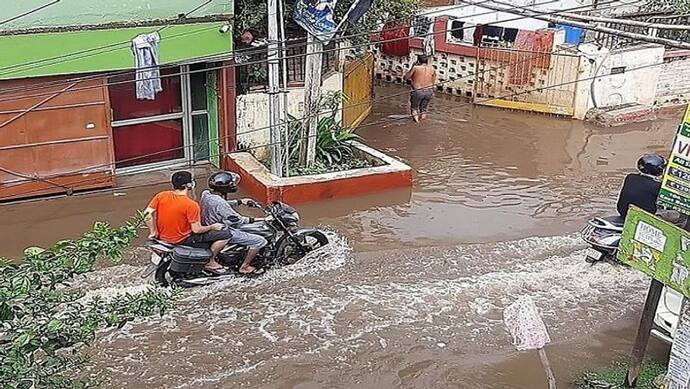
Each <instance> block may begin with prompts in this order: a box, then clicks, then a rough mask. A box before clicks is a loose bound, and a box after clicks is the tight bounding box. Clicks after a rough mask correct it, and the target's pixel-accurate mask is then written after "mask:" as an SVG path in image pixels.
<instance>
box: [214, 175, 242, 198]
mask: <svg viewBox="0 0 690 389" xmlns="http://www.w3.org/2000/svg"><path fill="white" fill-rule="evenodd" d="M239 183H240V175H239V174H236V173H233V172H218V173H213V174H211V176H210V177H209V178H208V187H209V188H211V190H213V191H215V192H219V193H223V194H225V193H235V192H237V185H238V184H239Z"/></svg>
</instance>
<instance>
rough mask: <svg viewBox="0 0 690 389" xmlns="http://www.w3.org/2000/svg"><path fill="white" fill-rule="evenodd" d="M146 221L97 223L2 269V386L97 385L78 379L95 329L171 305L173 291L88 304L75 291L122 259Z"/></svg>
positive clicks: (6, 263) (1, 265)
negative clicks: (100, 265)
mask: <svg viewBox="0 0 690 389" xmlns="http://www.w3.org/2000/svg"><path fill="white" fill-rule="evenodd" d="M142 220H143V218H142V215H138V216H137V217H135V218H134V219H133V220H131V221H130V222H128V223H126V224H124V225H123V226H121V227H119V228H112V227H110V225H108V224H107V223H102V222H98V223H96V224H95V226H94V228H93V230H92V231H90V232H88V233H86V234H84V236H82V237H81V238H79V239H76V240H63V241H60V242H58V243H56V244H55V245H54V246H53V247H52V248H50V249H48V250H42V249H38V248H32V249H27V250H26V251H25V254H24V257H23V258H22V259H21V260H20V261H19V262H9V261H7V260H3V261H2V263H0V387H2V388H34V387H50V388H67V387H70V388H71V387H88V386H92V385H94V384H95V383H97V382H94V381H93V380H88V378H84V377H81V378H80V377H77V376H75V373H76V372H77V371H78V369H79V367H81V366H82V365H83V364H84V362H85V359H84V358H83V357H82V356H81V355H80V354H79V353H78V351H79V350H80V348H81V347H82V346H84V345H88V344H89V343H91V342H92V341H93V340H94V339H95V334H96V331H97V330H99V329H102V328H106V327H114V326H117V327H121V326H123V325H124V324H125V323H126V322H127V321H130V320H132V319H134V318H136V317H140V316H146V315H152V314H162V313H163V312H164V311H165V310H166V309H168V308H169V307H170V306H171V304H172V297H173V292H171V291H168V290H161V289H150V290H148V291H146V292H143V293H138V294H122V295H118V296H115V297H113V298H109V299H104V298H99V297H93V298H87V297H85V294H84V292H83V291H79V290H78V289H76V288H73V287H71V285H70V281H72V280H73V279H74V277H75V276H77V275H79V274H84V273H87V272H89V271H92V270H93V268H94V265H95V264H96V262H97V261H98V260H99V259H102V258H109V259H111V260H113V261H118V260H120V259H121V257H122V253H123V250H124V249H125V248H127V247H128V246H129V244H130V243H131V242H132V240H133V239H134V238H135V237H136V235H137V228H138V226H140V225H141V222H142Z"/></svg>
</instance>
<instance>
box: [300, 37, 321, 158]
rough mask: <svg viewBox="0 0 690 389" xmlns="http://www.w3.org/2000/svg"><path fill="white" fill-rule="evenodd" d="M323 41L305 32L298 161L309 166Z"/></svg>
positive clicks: (313, 150) (314, 149)
mask: <svg viewBox="0 0 690 389" xmlns="http://www.w3.org/2000/svg"><path fill="white" fill-rule="evenodd" d="M322 56H323V43H321V41H320V40H319V39H317V38H316V37H315V36H314V35H313V34H311V33H309V32H307V55H306V64H305V72H304V118H305V120H304V126H303V127H302V128H303V129H304V130H303V134H301V135H302V140H303V142H302V149H301V151H300V162H301V163H302V164H303V165H304V166H309V165H312V164H313V163H314V160H315V159H316V141H317V139H316V136H317V130H318V125H319V118H318V117H317V116H316V115H317V113H318V112H319V103H320V101H321V62H322Z"/></svg>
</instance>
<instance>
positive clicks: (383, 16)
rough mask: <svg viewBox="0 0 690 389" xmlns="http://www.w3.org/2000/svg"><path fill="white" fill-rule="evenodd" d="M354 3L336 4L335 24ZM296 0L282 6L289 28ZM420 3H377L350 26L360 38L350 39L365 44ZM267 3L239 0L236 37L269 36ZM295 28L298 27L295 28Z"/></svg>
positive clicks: (380, 0)
mask: <svg viewBox="0 0 690 389" xmlns="http://www.w3.org/2000/svg"><path fill="white" fill-rule="evenodd" d="M354 2H355V0H339V1H338V2H337V3H336V12H335V21H336V23H338V22H339V21H340V20H342V17H343V15H345V13H346V12H347V10H348V9H349V8H350V6H351V5H352V4H353V3H354ZM294 3H295V2H294V0H287V1H285V2H284V3H283V6H284V10H285V21H286V24H287V25H288V26H290V25H291V24H292V25H293V27H295V26H294V23H293V22H292V12H293V8H294ZM419 3H420V0H375V1H374V2H373V5H372V6H371V8H370V9H369V10H368V11H367V13H366V14H365V15H364V17H363V18H362V20H361V21H360V22H358V23H357V25H356V26H349V28H348V30H347V32H346V35H357V36H356V37H354V38H352V39H350V40H351V41H352V42H353V43H362V42H366V41H367V40H368V39H369V36H368V34H370V33H372V32H375V31H378V30H380V27H381V25H382V24H383V23H385V22H387V21H390V20H402V21H405V20H406V19H408V18H410V17H411V16H412V15H414V13H415V12H416V11H417V10H418V9H419ZM266 15H267V8H266V1H263V0H237V1H236V2H235V19H234V20H235V36H236V37H238V36H239V35H240V34H241V33H242V32H243V31H246V30H248V29H253V30H256V31H260V32H261V33H263V34H265V33H266V28H267V27H266V23H267V17H266ZM295 28H296V27H295Z"/></svg>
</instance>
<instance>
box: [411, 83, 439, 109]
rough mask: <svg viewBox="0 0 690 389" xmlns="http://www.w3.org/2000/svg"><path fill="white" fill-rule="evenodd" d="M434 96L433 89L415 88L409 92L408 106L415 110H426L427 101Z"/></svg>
mask: <svg viewBox="0 0 690 389" xmlns="http://www.w3.org/2000/svg"><path fill="white" fill-rule="evenodd" d="M432 97H434V91H433V89H416V90H413V91H412V92H410V107H411V109H412V110H413V111H416V112H421V113H424V112H427V111H428V110H429V102H430V101H431V98H432Z"/></svg>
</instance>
